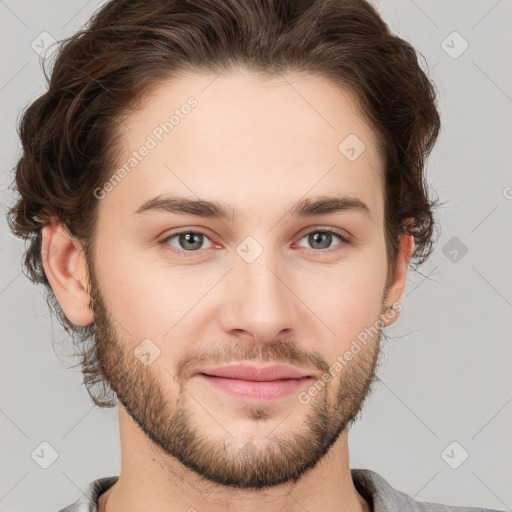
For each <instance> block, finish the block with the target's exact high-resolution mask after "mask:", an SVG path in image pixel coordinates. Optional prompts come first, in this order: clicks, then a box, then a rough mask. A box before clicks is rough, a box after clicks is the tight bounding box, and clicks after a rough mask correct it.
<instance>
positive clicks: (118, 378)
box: [86, 251, 381, 490]
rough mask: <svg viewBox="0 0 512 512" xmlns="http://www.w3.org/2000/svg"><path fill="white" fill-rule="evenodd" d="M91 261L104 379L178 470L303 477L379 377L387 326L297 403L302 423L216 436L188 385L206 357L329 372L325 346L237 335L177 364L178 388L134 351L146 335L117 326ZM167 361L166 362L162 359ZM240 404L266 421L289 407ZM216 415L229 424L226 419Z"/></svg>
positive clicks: (232, 476) (220, 481) (244, 477)
mask: <svg viewBox="0 0 512 512" xmlns="http://www.w3.org/2000/svg"><path fill="white" fill-rule="evenodd" d="M86 252H87V251H86ZM87 260H88V270H89V287H90V289H89V294H90V297H91V300H90V304H89V305H90V307H91V310H92V311H93V314H94V322H93V326H94V333H95V350H96V359H97V367H98V369H99V370H100V371H101V374H102V377H103V379H104V384H105V383H106V384H107V386H108V387H109V388H110V389H111V390H112V391H113V392H114V393H115V395H116V398H117V400H118V401H119V402H120V403H121V404H122V406H123V407H124V409H125V410H126V411H127V413H128V414H129V415H130V417H131V418H132V419H133V421H134V422H135V423H136V424H137V425H138V426H139V428H140V429H141V431H142V432H143V433H144V434H145V435H146V437H147V438H148V439H149V440H150V441H151V442H152V443H150V446H151V449H152V450H154V451H155V453H156V454H157V456H158V458H159V459H161V460H162V461H163V463H164V464H165V465H166V466H167V469H168V470H169V472H171V473H174V472H175V468H176V460H177V461H179V462H180V463H181V464H182V465H183V466H184V467H185V468H188V470H190V471H192V472H193V473H195V474H196V475H197V476H198V477H200V479H201V481H203V482H207V483H209V484H217V485H220V486H223V487H224V488H228V487H229V488H232V489H254V490H263V489H266V488H271V487H274V486H277V485H280V484H285V483H287V482H297V481H298V480H299V478H300V477H301V476H302V475H304V474H305V473H306V472H307V471H308V470H309V469H311V468H313V467H314V466H315V465H316V464H317V463H318V462H319V461H320V460H321V459H322V458H323V457H324V456H325V455H326V454H327V452H328V451H329V450H330V448H331V447H332V446H333V444H334V443H335V442H336V440H337V439H338V437H339V436H340V434H341V433H343V432H344V431H348V428H349V427H350V426H351V425H352V424H353V423H354V422H355V421H356V419H357V417H358V415H359V413H360V412H361V409H362V406H363V404H364V402H365V401H366V399H367V398H368V396H369V395H370V394H371V391H372V390H373V386H374V383H375V382H376V381H378V380H379V379H378V377H377V376H376V373H375V370H376V368H377V364H378V359H379V356H380V337H381V332H380V330H378V334H377V335H376V336H375V337H374V338H373V339H372V340H371V342H369V343H368V344H367V345H365V347H364V348H362V349H361V350H360V351H359V352H358V353H357V354H356V355H355V356H354V358H353V359H352V360H350V361H349V362H348V363H347V364H346V365H345V366H344V367H343V368H342V370H341V372H339V374H338V375H335V376H333V377H332V379H331V380H330V381H329V382H327V383H324V382H322V384H323V385H324V387H323V389H321V390H320V391H319V392H318V393H317V394H316V395H315V396H314V398H312V399H311V401H309V403H308V404H307V405H304V404H303V403H299V402H298V401H297V402H296V405H295V408H294V409H292V410H291V411H290V413H289V414H288V415H287V416H286V418H287V417H288V416H289V415H291V414H292V413H293V414H300V415H301V419H302V421H301V422H297V426H296V427H294V429H287V432H286V433H285V434H281V435H277V434H275V435H274V434H273V431H272V432H270V433H269V434H268V435H267V436H266V437H265V438H264V439H263V441H264V442H253V441H251V440H248V441H246V442H245V441H243V440H240V439H236V438H234V437H233V436H231V435H230V434H229V433H228V432H226V429H224V430H223V432H224V433H225V435H223V436H217V437H215V436H213V435H212V434H211V432H209V431H208V429H207V428H204V427H203V428H201V427H200V426H199V425H198V424H197V421H194V411H193V410H191V408H190V406H191V405H192V406H195V404H196V402H197V399H196V398H195V397H193V396H192V395H191V394H190V392H189V391H188V389H187V381H188V377H189V376H190V375H191V373H192V370H193V369H197V364H198V363H206V364H207V365H208V366H212V364H217V363H218V364H219V365H222V364H226V363H229V362H232V361H252V362H255V363H258V362H261V361H273V362H275V363H282V364H294V363H298V364H299V365H300V366H302V367H303V368H316V369H318V370H320V371H321V372H322V373H324V372H327V371H328V369H329V364H328V362H327V361H326V360H325V357H323V356H322V355H321V354H319V353H318V352H311V353H308V354H305V353H304V351H303V350H301V348H300V346H299V345H297V344H295V343H293V342H291V341H290V340H289V339H276V340H273V341H272V342H269V343H267V344H255V343H251V342H250V341H247V342H243V341H241V340H235V341H232V340H230V341H229V342H227V343H225V344H224V345H221V346H219V347H216V348H214V349H211V348H204V349H202V348H197V347H194V348H192V349H191V350H190V351H188V352H187V354H186V355H185V356H184V357H182V358H181V359H180V360H179V361H178V363H177V364H176V368H173V370H174V375H171V377H172V379H173V382H174V386H173V388H174V389H173V393H170V392H169V391H168V389H167V388H165V387H164V386H163V385H162V383H161V382H159V380H158V378H157V377H158V375H162V374H163V373H164V372H167V374H169V375H170V372H169V371H167V369H165V368H163V369H159V368H156V365H149V366H145V365H143V364H141V361H139V359H138V358H137V357H135V356H134V352H133V350H134V348H135V347H136V346H137V345H138V343H139V342H140V340H138V339H136V338H135V337H133V336H130V335H129V333H128V334H126V335H125V333H127V331H126V329H124V327H122V326H120V327H121V328H120V329H119V328H117V325H119V324H118V322H117V320H116V319H115V318H114V317H113V316H112V315H111V314H110V313H109V312H108V311H107V308H106V305H105V301H104V298H103V297H102V294H101V291H100V289H99V286H98V283H97V280H96V276H95V274H94V271H93V269H92V267H93V265H92V260H91V259H90V258H87ZM170 342H171V341H169V343H170ZM343 350H345V349H343ZM160 363H161V364H163V363H162V361H161V360H160ZM174 397H175V398H174ZM203 402H204V400H203ZM240 404H241V405H240V406H239V409H237V410H239V411H240V413H241V415H242V416H241V417H242V418H244V419H250V420H252V421H254V422H255V423H259V425H261V424H263V423H264V422H265V421H267V420H269V419H271V418H272V417H274V416H275V414H276V411H280V413H282V408H280V407H279V403H277V408H276V404H264V403H262V404H258V403H247V402H240ZM200 405H201V406H202V408H203V409H206V410H207V411H209V410H210V409H211V406H210V407H209V404H208V403H203V404H200ZM286 418H285V419H286ZM214 420H215V421H217V423H219V424H226V421H225V418H223V417H219V418H215V417H214V418H213V420H212V421H214ZM283 421H284V420H283ZM223 428H224V427H223ZM274 430H275V429H274ZM250 434H251V432H248V437H249V438H250V437H251V436H250ZM173 468H174V469H173Z"/></svg>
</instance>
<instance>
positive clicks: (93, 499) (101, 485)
mask: <svg viewBox="0 0 512 512" xmlns="http://www.w3.org/2000/svg"><path fill="white" fill-rule="evenodd" d="M118 479H119V476H106V477H103V478H98V479H97V480H93V481H92V482H90V483H89V484H87V486H86V487H85V488H84V489H83V492H82V494H81V495H80V497H79V498H78V499H77V500H76V501H75V502H73V503H71V504H70V505H68V506H67V507H65V508H63V509H61V510H59V511H58V512H97V510H98V498H99V497H100V495H101V494H103V493H104V492H105V491H106V490H107V489H108V488H109V487H111V486H112V485H114V484H115V483H116V482H117V480H118Z"/></svg>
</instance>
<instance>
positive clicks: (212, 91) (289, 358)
mask: <svg viewBox="0 0 512 512" xmlns="http://www.w3.org/2000/svg"><path fill="white" fill-rule="evenodd" d="M190 97H193V98H195V102H189V103H188V104H189V105H192V103H195V104H194V105H193V106H191V107H190V108H185V107H184V105H186V104H187V100H188V99H189V98H190ZM305 99H307V101H305ZM176 110H178V112H177V113H176V117H175V118H174V119H173V120H172V121H171V123H173V126H172V129H171V128H169V125H165V122H169V117H170V116H171V115H172V113H173V111H176ZM161 123H164V124H163V125H162V124H161ZM120 126H121V146H120V148H119V149H120V151H119V161H118V164H119V165H118V168H122V167H123V165H125V164H128V165H127V166H125V169H130V170H129V172H126V173H124V176H122V179H120V180H117V181H116V182H115V183H114V182H112V183H111V185H110V186H108V185H107V186H105V187H104V189H103V192H101V193H99V194H98V195H99V196H101V197H102V198H101V199H100V200H99V223H98V226H97V234H96V239H95V244H94V251H93V252H91V253H88V254H87V262H88V265H89V277H90V283H91V290H92V293H91V295H92V298H91V308H92V310H93V313H94V324H95V329H96V340H97V347H98V358H99V361H100V363H101V366H102V368H103V371H104V373H105V376H106V378H107V380H108V382H109V384H110V386H111V387H112V389H113V390H114V391H115V393H116V395H117V398H118V401H119V403H120V405H121V406H122V407H124V408H125V409H126V411H127V412H128V413H129V415H130V416H131V417H132V418H133V420H134V421H135V422H136V423H137V424H138V425H139V426H140V428H141V429H142V430H143V431H144V432H145V434H146V435H147V436H148V438H150V439H151V440H152V441H153V443H154V445H155V446H156V447H157V449H159V450H160V451H161V452H162V453H163V454H164V455H165V456H166V457H167V458H168V460H171V459H172V458H177V459H178V460H179V461H180V462H181V463H182V464H183V465H185V466H186V467H187V468H189V469H191V470H193V471H194V472H195V473H197V474H198V475H200V476H201V477H203V478H204V479H207V480H209V481H211V482H216V483H219V484H223V485H226V486H231V487H234V488H255V489H261V488H263V487H265V486H273V485H277V484H279V483H283V482H286V481H290V480H297V479H298V478H299V477H300V476H301V475H302V474H303V473H304V472H305V471H307V470H308V469H309V468H312V467H314V466H315V464H316V463H317V462H318V461H319V460H320V459H321V458H322V457H323V456H324V455H325V454H326V453H327V451H328V450H329V448H330V447H331V446H332V445H333V443H334V442H335V441H336V440H337V438H338V437H339V435H340V434H341V433H342V432H344V431H345V430H346V429H347V427H348V426H349V425H350V423H351V422H352V420H353V419H354V418H355V417H356V415H357V413H358V412H359V410H360V408H361V405H362V403H363V401H364V399H365V397H366V396H367V394H368V391H369V389H370V388H371V384H372V381H373V379H374V378H375V373H374V372H375V366H376V362H377V358H378V354H379V336H380V333H379V334H378V335H375V336H373V337H369V338H368V340H367V342H366V343H363V342H361V341H357V340H361V337H360V335H361V333H362V332H364V331H365V329H366V328H369V327H372V326H374V325H375V324H376V322H377V321H378V320H379V318H381V317H380V314H381V313H382V307H383V302H384V299H385V292H386V277H387V270H388V267H387V261H386V248H385V241H384V230H383V218H384V197H383V190H384V186H383V175H384V169H383V163H382V157H381V155H380V153H379V151H378V148H377V144H376V138H375V135H374V133H373V132H372V130H371V129H370V128H369V127H368V126H366V125H365V124H364V122H363V120H362V118H361V116H360V115H359V114H358V112H357V110H356V108H355V104H354V103H353V101H352V98H351V97H350V96H349V95H348V93H347V92H343V90H341V89H340V88H339V87H337V86H335V85H334V84H332V83H330V82H328V81H326V80H324V79H322V78H313V77H312V78H308V79H306V78H300V79H293V78H291V77H288V79H287V81H285V80H283V79H281V78H273V79H269V80H266V81H262V80H260V79H258V78H257V77H255V76H254V75H248V74H243V73H240V74H230V75H225V76H222V77H217V78H215V79H214V77H213V76H200V75H190V76H187V77H182V78H180V79H175V80H170V81H168V82H165V83H162V84H160V85H159V86H158V87H156V88H155V89H154V90H153V91H152V92H151V94H150V95H148V96H146V97H145V99H144V102H143V103H142V104H141V105H140V109H139V110H138V111H136V112H134V113H132V114H130V115H129V116H128V117H127V118H126V119H125V120H124V122H123V123H121V124H120ZM162 126H164V127H165V128H167V131H166V130H165V129H164V128H162ZM158 128H160V129H158ZM350 134H355V136H356V137H357V139H354V138H351V139H350V138H349V139H347V140H348V141H350V142H351V144H349V146H351V147H355V156H356V158H354V152H353V151H350V148H348V153H347V143H346V142H345V143H344V144H345V146H343V144H342V146H341V150H340V149H339V146H340V143H342V142H343V141H344V140H345V139H346V138H347V137H348V136H349V135H350ZM352 137H353V136H352ZM357 140H359V141H360V142H362V143H363V144H364V151H362V152H361V147H362V146H361V145H360V144H359V142H357ZM151 141H153V142H151ZM354 141H356V144H354ZM153 143H154V144H153ZM143 145H146V147H148V148H149V149H148V150H147V151H144V150H141V149H140V148H141V146H143ZM134 152H136V153H137V155H136V156H135V157H134ZM141 153H145V155H141ZM347 155H348V156H349V157H350V158H348V157H347ZM132 157H133V158H135V159H136V161H135V160H133V161H131V163H130V158H132ZM131 164H133V165H131ZM121 174H123V173H121ZM170 196H173V198H174V199H176V198H179V199H188V200H192V201H197V200H201V201H205V202H215V203H216V205H217V206H219V205H220V206H222V208H223V209H224V210H225V214H226V215H225V216H222V217H220V216H218V215H210V214H209V213H211V210H212V208H210V210H208V211H207V209H206V208H205V207H204V203H202V209H199V208H198V206H197V205H196V206H191V205H188V206H187V207H186V208H183V203H181V208H180V206H179V205H177V203H176V202H174V203H171V202H168V203H167V207H161V208H151V204H149V207H147V208H141V207H142V205H144V204H147V203H148V201H150V200H152V199H153V198H155V197H159V198H160V199H162V198H166V197H167V198H169V197H170ZM340 198H342V199H343V198H344V199H345V202H340V201H338V203H336V205H337V207H336V208H332V205H333V204H334V202H333V201H332V200H340ZM347 198H349V199H350V200H352V203H350V201H349V202H347V201H346V199H347ZM319 199H323V200H331V202H329V201H327V202H325V203H324V205H323V207H322V206H321V205H320V206H317V208H316V209H315V208H309V211H308V208H304V205H305V204H306V205H307V204H310V205H311V204H313V203H314V202H315V201H318V200H319ZM305 200H307V201H306V202H305ZM353 200H358V201H359V202H358V205H359V206H357V205H355V206H354V204H353V203H354V201H353ZM301 202H302V203H301ZM300 203H301V204H302V206H303V208H302V215H298V214H297V212H298V210H299V208H298V207H297V204H299V206H300V205H301V204H300ZM152 204H153V206H155V202H153V203H152ZM340 204H341V205H342V206H343V207H342V208H340ZM362 204H364V205H365V206H366V209H365V208H363V207H362V206H361V205H362ZM336 205H335V206H336ZM138 210H139V212H138V213H137V211H138ZM140 210H143V211H140ZM213 210H215V211H217V212H218V209H217V210H216V209H215V208H213ZM194 213H196V214H197V213H200V214H201V215H195V214H194ZM231 217H233V218H231ZM329 231H331V232H329ZM387 303H388V304H389V303H390V302H389V301H388V302H387ZM358 336H359V338H358ZM354 340H356V345H357V346H358V348H359V350H358V351H357V353H356V352H355V350H354V349H353V348H351V347H354ZM347 351H352V354H353V357H351V358H350V359H349V358H348V357H347V356H346V354H347ZM336 361H338V362H339V363H340V364H338V365H336V364H335V363H336ZM235 363H237V364H242V363H243V364H249V365H253V366H269V365H273V364H285V365H291V366H294V367H295V368H298V369H300V370H302V371H303V372H304V373H306V374H307V375H308V376H309V378H307V379H302V380H301V381H296V382H295V384H296V385H295V387H294V388H293V392H289V393H285V394H284V395H283V396H280V397H273V398H267V399H264V398H261V397H260V398H258V397H257V396H253V397H252V398H250V397H245V398H244V397H242V396H240V395H236V394H233V393H230V392H226V391H225V390H223V389H220V388H219V387H218V386H215V385H212V382H211V379H208V378H206V379H205V378H204V376H203V375H201V374H200V373H198V372H202V371H205V370H208V369H212V368H215V367H220V366H227V365H231V364H235ZM329 371H330V372H331V378H330V380H328V379H326V378H325V374H326V372H329ZM323 376H324V378H323ZM315 389H316V391H315Z"/></svg>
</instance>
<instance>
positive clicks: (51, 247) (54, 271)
mask: <svg viewBox="0 0 512 512" xmlns="http://www.w3.org/2000/svg"><path fill="white" fill-rule="evenodd" d="M41 257H42V262H43V268H44V271H45V273H46V277H47V278H48V281H49V282H50V285H51V287H52V289H53V292H54V293H55V296H56V297H57V300H58V301H59V304H60V305H61V307H62V310H63V311H64V314H65V315H66V317H67V318H68V320H69V321H70V322H72V323H74V324H76V325H80V326H86V325H89V324H91V323H92V321H93V314H92V311H91V310H90V308H89V293H88V291H87V273H86V270H85V269H86V265H85V254H84V251H83V248H82V247H81V245H80V244H79V243H78V242H76V241H75V240H74V239H73V238H72V237H71V235H70V234H69V232H68V231H67V229H66V228H65V227H64V226H63V225H62V224H61V223H60V222H58V221H56V220H53V221H52V223H51V224H50V225H48V226H45V227H44V228H43V230H42V247H41Z"/></svg>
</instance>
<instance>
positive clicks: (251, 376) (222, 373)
mask: <svg viewBox="0 0 512 512" xmlns="http://www.w3.org/2000/svg"><path fill="white" fill-rule="evenodd" d="M197 373H202V374H204V375H210V376H212V377H226V378H229V379H241V380H254V381H269V380H279V379H300V378H302V377H310V375H309V374H308V373H306V372H303V371H301V370H299V369H297V368H294V367H293V366H287V365H281V364H279V365H273V366H265V367H259V368H258V367H256V366H247V365H233V366H223V367H221V368H211V369H205V370H200V371H198V372H197Z"/></svg>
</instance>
